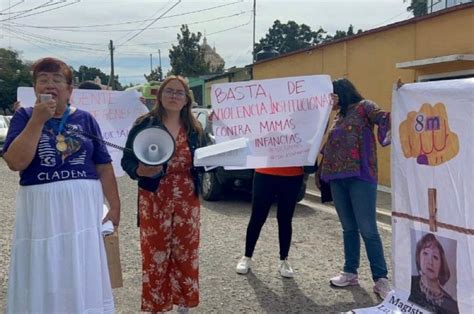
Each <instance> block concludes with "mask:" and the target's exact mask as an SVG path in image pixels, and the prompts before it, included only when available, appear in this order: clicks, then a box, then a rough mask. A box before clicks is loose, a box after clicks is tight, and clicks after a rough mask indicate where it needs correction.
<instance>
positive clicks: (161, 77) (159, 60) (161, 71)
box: [158, 49, 163, 81]
mask: <svg viewBox="0 0 474 314" xmlns="http://www.w3.org/2000/svg"><path fill="white" fill-rule="evenodd" d="M158 62H159V64H160V81H162V80H163V69H162V68H161V51H160V49H158Z"/></svg>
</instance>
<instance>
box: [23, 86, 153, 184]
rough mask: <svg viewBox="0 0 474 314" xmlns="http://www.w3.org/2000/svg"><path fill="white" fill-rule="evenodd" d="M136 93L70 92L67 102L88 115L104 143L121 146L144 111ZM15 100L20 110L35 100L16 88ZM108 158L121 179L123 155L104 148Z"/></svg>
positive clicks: (28, 91)
mask: <svg viewBox="0 0 474 314" xmlns="http://www.w3.org/2000/svg"><path fill="white" fill-rule="evenodd" d="M140 96H141V95H140V94H139V93H138V92H137V91H123V92H119V91H109V90H89V89H74V90H73V93H72V96H71V100H70V103H71V105H73V106H74V107H77V108H80V109H82V110H85V111H88V112H89V113H91V114H92V115H93V116H94V118H95V119H96V120H97V122H98V123H99V126H100V129H101V131H102V137H103V139H104V140H106V141H108V142H111V143H113V144H116V145H118V146H121V147H124V146H125V142H126V140H127V136H128V132H129V130H130V128H131V126H132V124H133V122H134V121H135V120H136V119H137V118H138V117H139V116H140V115H142V114H145V113H146V112H148V109H147V108H146V107H145V105H143V104H142V103H141V102H140V99H139V98H140ZM18 100H19V101H20V102H21V105H22V106H24V107H31V106H33V105H34V103H35V101H36V97H35V94H34V90H33V88H31V87H20V88H18ZM107 148H108V150H109V153H110V155H111V156H112V160H113V161H112V164H113V167H114V171H115V175H116V176H117V177H120V176H123V175H124V171H123V170H122V167H121V166H120V160H121V159H122V155H123V152H122V151H121V150H119V149H117V148H113V147H110V146H107Z"/></svg>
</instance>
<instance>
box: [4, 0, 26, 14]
mask: <svg viewBox="0 0 474 314" xmlns="http://www.w3.org/2000/svg"><path fill="white" fill-rule="evenodd" d="M23 2H25V0H21V1H20V2H17V3H16V4H14V5H10V6H9V7H8V8H6V9H3V10H2V11H0V15H2V12H5V11H7V10H10V9H11V8H14V7H16V6H17V5H19V4H22V3H23ZM7 14H11V13H10V12H9V13H7Z"/></svg>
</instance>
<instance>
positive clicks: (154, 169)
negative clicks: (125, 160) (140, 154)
mask: <svg viewBox="0 0 474 314" xmlns="http://www.w3.org/2000/svg"><path fill="white" fill-rule="evenodd" d="M161 171H163V166H161V165H160V166H147V165H145V164H142V163H141V162H139V163H138V168H137V171H136V172H137V175H138V176H140V177H150V178H154V177H156V176H157V175H158V174H159V173H160V172H161Z"/></svg>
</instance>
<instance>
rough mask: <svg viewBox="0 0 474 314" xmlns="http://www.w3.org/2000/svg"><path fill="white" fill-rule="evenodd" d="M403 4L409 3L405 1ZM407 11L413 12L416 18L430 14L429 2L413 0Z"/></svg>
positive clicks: (426, 0)
mask: <svg viewBox="0 0 474 314" xmlns="http://www.w3.org/2000/svg"><path fill="white" fill-rule="evenodd" d="M403 2H407V0H403ZM407 11H408V12H413V15H414V16H415V17H417V16H423V15H426V14H428V0H411V3H410V6H409V7H408V8H407Z"/></svg>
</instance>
